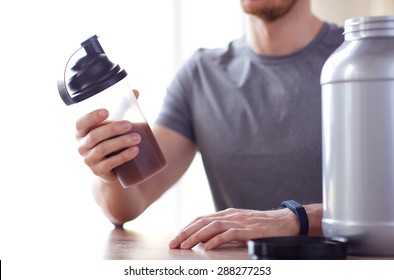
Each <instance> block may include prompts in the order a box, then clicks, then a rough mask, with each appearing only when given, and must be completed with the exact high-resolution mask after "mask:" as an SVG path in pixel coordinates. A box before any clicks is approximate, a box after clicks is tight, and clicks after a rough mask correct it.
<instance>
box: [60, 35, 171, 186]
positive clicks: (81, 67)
mask: <svg viewBox="0 0 394 280" xmlns="http://www.w3.org/2000/svg"><path fill="white" fill-rule="evenodd" d="M81 45H82V47H81V48H80V49H78V50H77V51H76V52H74V54H73V55H72V56H71V57H70V59H69V60H68V62H67V64H66V66H65V69H64V75H63V77H62V79H61V80H59V81H58V90H59V94H60V96H61V98H62V99H63V101H64V103H65V104H66V105H72V104H78V105H79V106H81V107H82V108H83V111H84V112H85V113H89V112H91V111H93V110H96V109H100V108H106V109H107V110H108V111H109V114H110V115H109V117H108V121H117V120H128V121H130V122H131V123H132V128H131V130H130V131H129V132H128V133H138V134H139V135H140V136H141V143H140V144H139V145H138V147H139V153H138V155H137V156H136V157H135V158H134V159H132V160H130V161H128V162H126V163H124V164H122V165H120V166H118V167H115V168H114V169H113V171H114V172H115V174H116V176H117V177H118V179H119V181H120V183H121V184H122V186H123V187H124V188H127V187H130V186H132V185H135V184H138V183H141V182H143V181H145V180H146V179H148V178H150V177H152V176H153V175H155V174H157V173H158V172H159V171H161V170H162V169H163V168H164V167H165V166H166V160H165V158H164V156H163V153H162V151H161V150H160V147H159V145H158V143H157V141H156V139H155V137H154V135H153V133H152V130H151V128H150V126H149V125H148V123H147V121H146V119H145V116H144V114H143V112H142V111H141V109H140V106H139V104H138V102H137V100H136V98H135V96H134V93H133V92H132V90H131V88H130V87H129V85H128V83H127V79H126V76H127V73H126V71H125V70H124V69H121V68H120V66H119V65H116V64H114V63H112V62H111V61H110V60H109V59H108V57H107V56H106V54H105V52H104V50H103V48H102V47H101V45H100V43H99V41H98V37H97V36H96V35H94V36H92V37H91V38H89V39H87V40H85V41H84V42H82V43H81ZM83 50H84V51H85V52H83ZM81 52H82V53H83V54H82V55H80V56H77V53H78V54H80V53H81ZM75 57H77V58H75ZM72 61H75V64H74V65H73V66H72V67H71V68H69V66H68V65H69V64H70V63H71V62H72ZM67 77H69V78H67ZM121 151H122V150H120V151H117V152H115V153H111V154H109V155H107V157H110V156H114V155H116V154H118V153H119V152H121Z"/></svg>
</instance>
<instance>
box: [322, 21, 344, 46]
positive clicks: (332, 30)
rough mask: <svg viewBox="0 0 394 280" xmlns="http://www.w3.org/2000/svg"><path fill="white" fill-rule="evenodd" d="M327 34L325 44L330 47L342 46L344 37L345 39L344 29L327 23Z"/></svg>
mask: <svg viewBox="0 0 394 280" xmlns="http://www.w3.org/2000/svg"><path fill="white" fill-rule="evenodd" d="M325 25H326V28H327V32H326V35H325V38H324V42H325V43H326V44H329V45H340V44H342V42H343V40H344V37H343V31H344V29H343V27H342V26H338V25H337V24H335V23H329V22H326V23H325Z"/></svg>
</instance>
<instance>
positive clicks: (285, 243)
mask: <svg viewBox="0 0 394 280" xmlns="http://www.w3.org/2000/svg"><path fill="white" fill-rule="evenodd" d="M347 242H348V240H347V239H346V238H342V237H337V238H328V237H319V236H286V237H267V238H258V239H252V240H249V241H248V252H249V255H251V256H252V257H253V259H258V260H341V259H345V258H346V255H347Z"/></svg>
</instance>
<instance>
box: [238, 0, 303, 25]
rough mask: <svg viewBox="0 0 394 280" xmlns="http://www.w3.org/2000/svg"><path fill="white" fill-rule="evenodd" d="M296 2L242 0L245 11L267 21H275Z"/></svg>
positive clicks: (294, 0) (283, 0)
mask: <svg viewBox="0 0 394 280" xmlns="http://www.w3.org/2000/svg"><path fill="white" fill-rule="evenodd" d="M296 3H297V0H241V6H242V9H243V10H244V12H245V13H247V14H250V15H254V16H257V17H259V18H261V19H263V20H265V21H274V20H276V19H278V18H280V17H282V16H284V15H286V14H287V13H288V12H289V11H290V10H291V9H292V8H293V6H294V5H295V4H296Z"/></svg>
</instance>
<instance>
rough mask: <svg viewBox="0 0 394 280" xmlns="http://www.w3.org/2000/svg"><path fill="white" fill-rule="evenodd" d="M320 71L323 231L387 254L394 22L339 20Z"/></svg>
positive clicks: (393, 246) (392, 246)
mask: <svg viewBox="0 0 394 280" xmlns="http://www.w3.org/2000/svg"><path fill="white" fill-rule="evenodd" d="M344 37H345V41H344V42H343V44H342V45H341V46H340V47H339V48H338V49H337V50H336V51H335V52H334V53H333V54H332V55H331V56H330V57H329V58H328V60H327V61H326V63H325V64H324V67H323V69H322V75H321V86H322V130H323V135H322V137H323V220H322V226H323V233H324V235H325V236H344V237H347V238H348V239H349V244H348V252H349V254H351V255H367V256H394V17H393V16H373V17H358V18H351V19H348V20H346V21H345V26H344Z"/></svg>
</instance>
